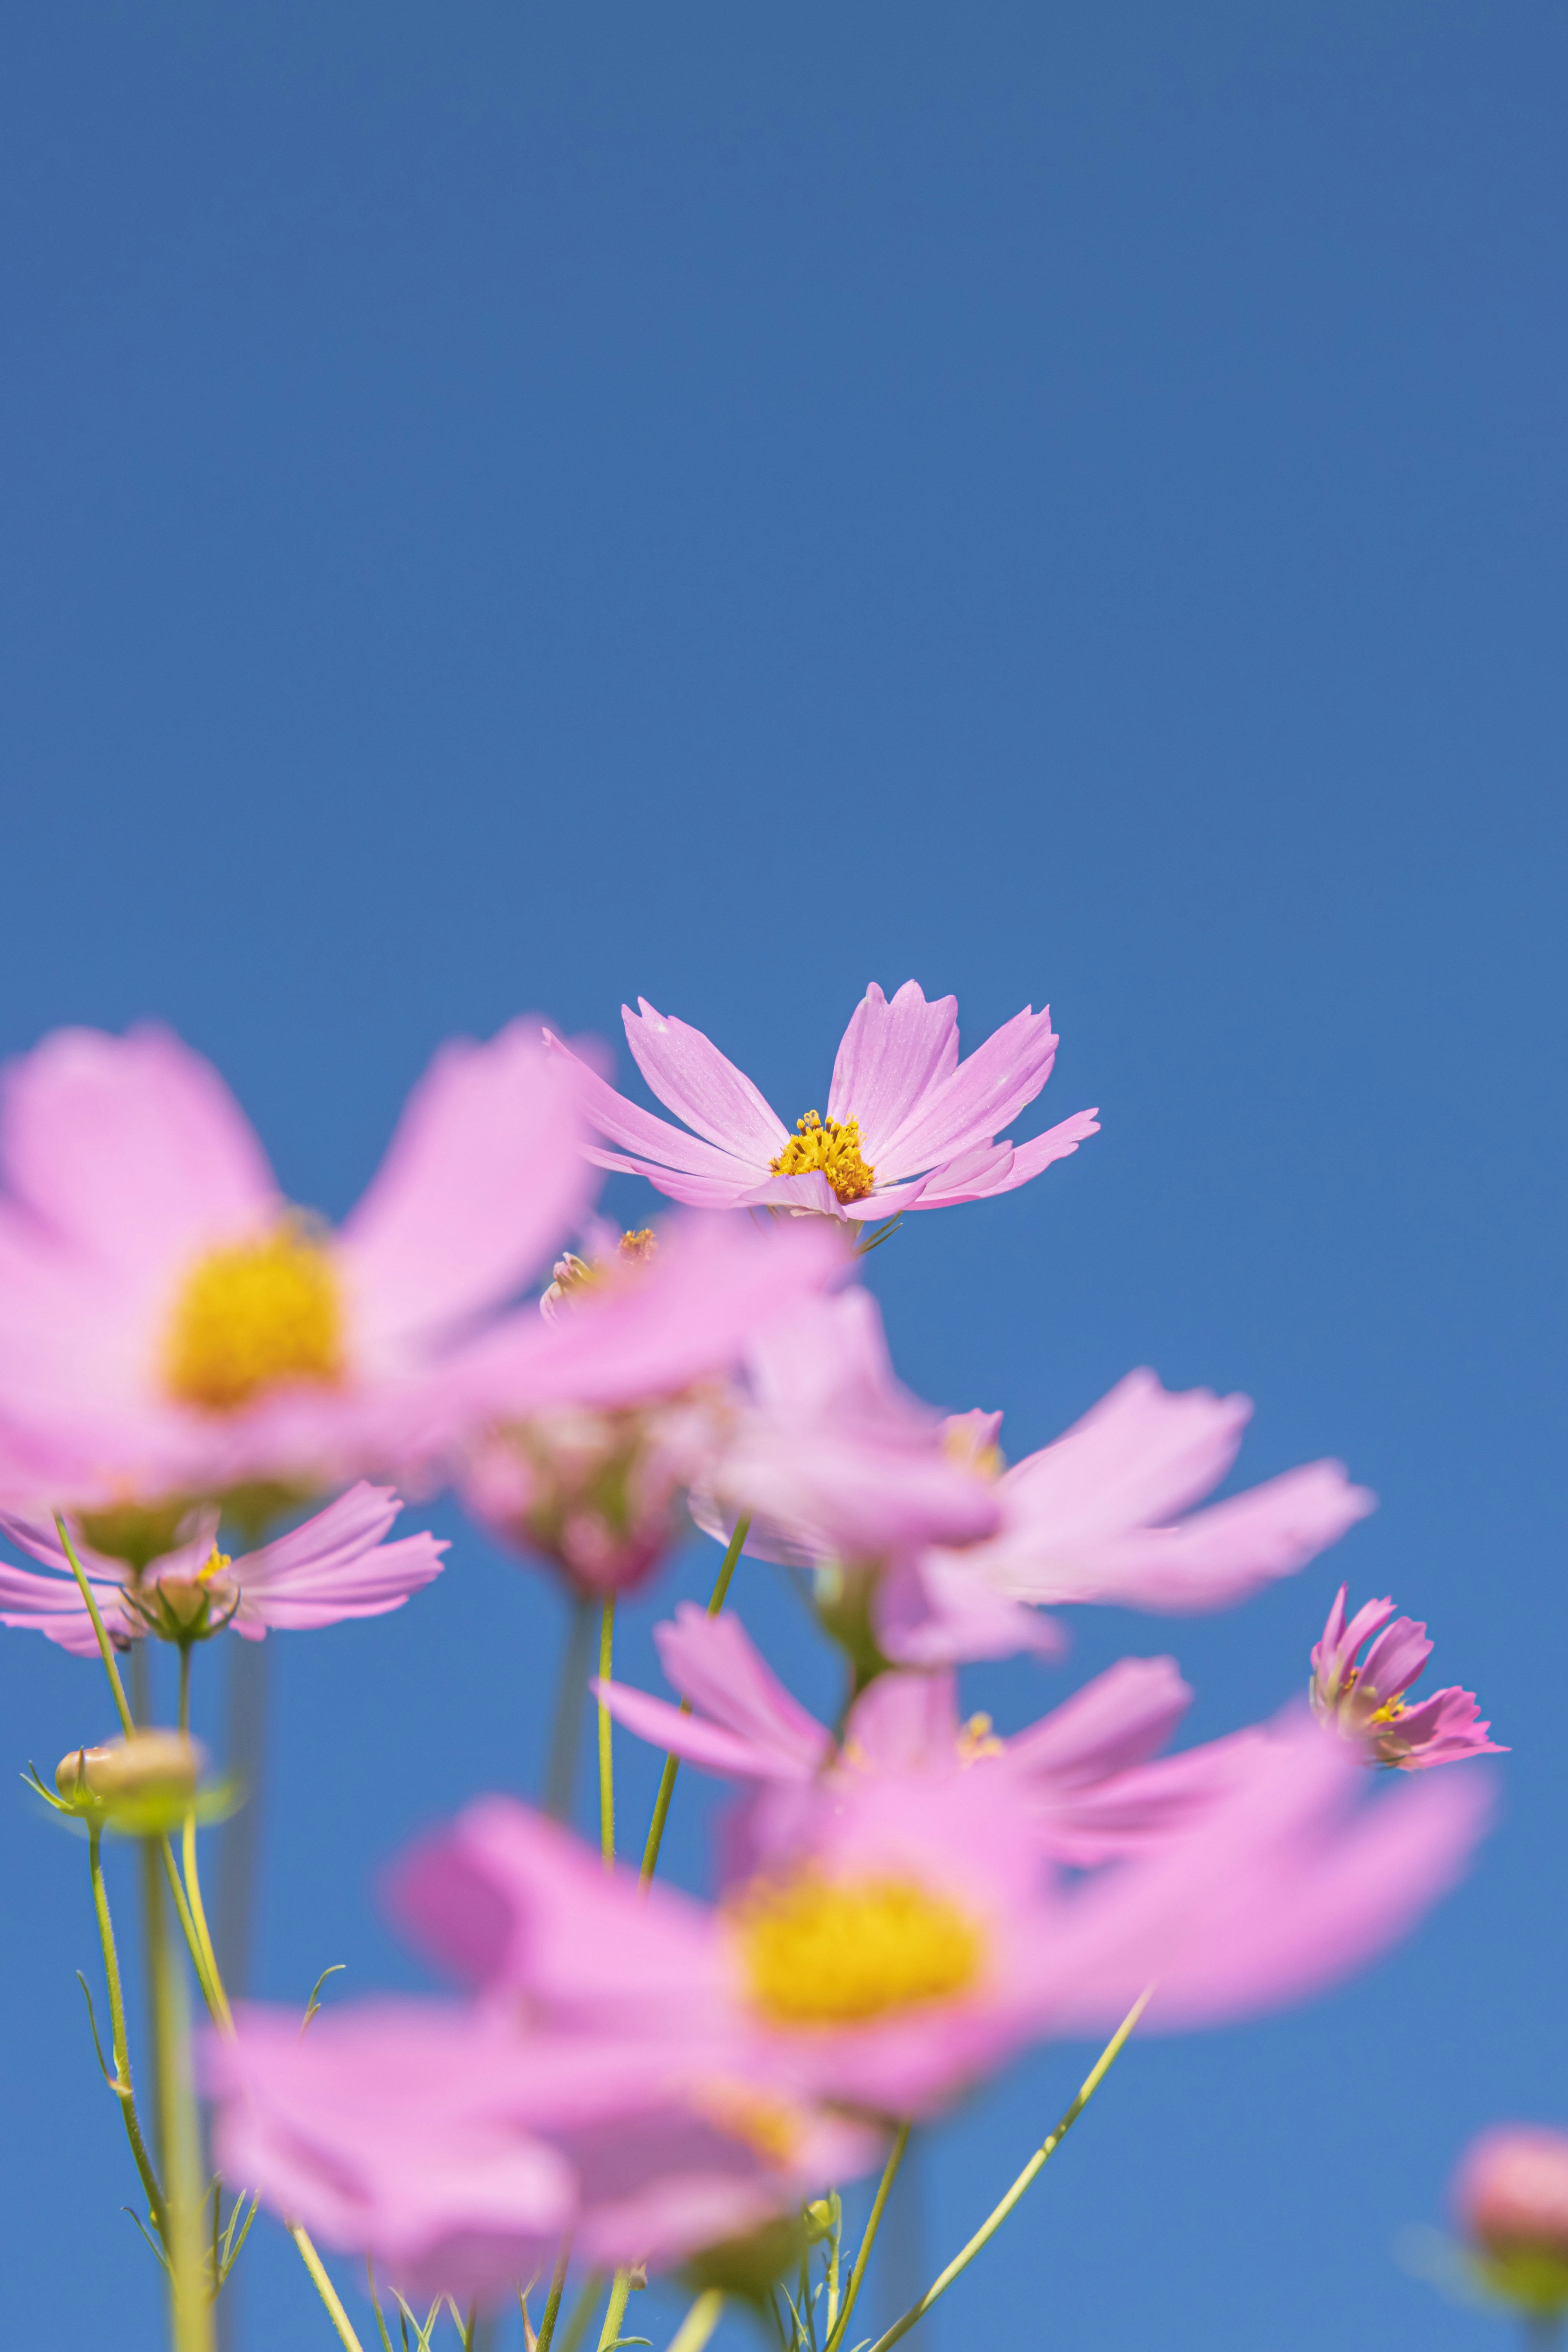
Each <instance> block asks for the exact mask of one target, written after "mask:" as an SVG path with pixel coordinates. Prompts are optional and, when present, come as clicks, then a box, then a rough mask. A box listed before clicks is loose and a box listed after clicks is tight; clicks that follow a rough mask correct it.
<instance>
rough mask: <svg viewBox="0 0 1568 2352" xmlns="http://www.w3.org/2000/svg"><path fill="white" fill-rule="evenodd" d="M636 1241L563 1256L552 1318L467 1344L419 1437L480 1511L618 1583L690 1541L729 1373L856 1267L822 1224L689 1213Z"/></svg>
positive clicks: (597, 1578) (596, 1579) (583, 1586)
mask: <svg viewBox="0 0 1568 2352" xmlns="http://www.w3.org/2000/svg"><path fill="white" fill-rule="evenodd" d="M627 1240H629V1241H630V1243H631V1244H633V1246H631V1247H626V1246H624V1245H621V1244H616V1243H615V1242H614V1241H613V1240H608V1241H606V1240H605V1239H604V1238H603V1237H600V1240H599V1242H598V1244H597V1250H596V1255H595V1257H594V1258H592V1259H583V1258H576V1257H574V1258H572V1259H571V1260H570V1261H569V1262H568V1261H565V1260H563V1262H562V1264H561V1265H558V1266H557V1267H556V1269H555V1272H556V1280H555V1283H554V1284H553V1285H552V1288H553V1289H554V1290H555V1292H556V1294H557V1295H556V1297H555V1298H554V1299H553V1300H552V1301H551V1302H550V1305H551V1312H550V1314H549V1315H548V1316H547V1317H544V1318H542V1317H541V1316H539V1315H536V1314H534V1313H532V1312H531V1310H527V1309H524V1310H522V1311H521V1312H520V1313H518V1314H516V1315H512V1316H509V1317H507V1318H505V1319H504V1320H503V1321H502V1322H501V1323H500V1324H498V1325H497V1326H496V1327H495V1328H494V1329H493V1330H491V1331H490V1332H489V1333H487V1334H485V1335H484V1336H483V1338H481V1339H479V1340H478V1341H477V1342H476V1343H475V1344H474V1345H473V1346H472V1347H471V1348H469V1349H466V1350H465V1351H464V1353H463V1355H462V1357H461V1359H460V1360H458V1362H456V1363H454V1364H453V1365H452V1366H451V1367H450V1369H449V1370H448V1371H447V1374H446V1376H445V1377H444V1378H443V1379H442V1381H440V1382H439V1384H438V1385H433V1388H432V1392H431V1401H430V1402H431V1413H430V1418H429V1421H428V1423H426V1426H425V1427H424V1429H423V1430H422V1432H421V1433H420V1434H419V1436H418V1439H417V1447H416V1450H418V1451H422V1452H424V1453H426V1454H429V1455H431V1456H433V1457H436V1458H438V1459H444V1460H445V1462H446V1464H447V1466H448V1467H449V1468H450V1469H451V1471H452V1474H453V1475H454V1476H455V1478H456V1481H457V1484H458V1491H459V1493H460V1494H461V1496H462V1498H463V1501H464V1503H465V1505H466V1507H468V1510H469V1511H471V1512H472V1513H473V1515H474V1517H476V1518H478V1519H479V1520H480V1521H482V1523H483V1524H484V1525H485V1526H486V1527H488V1528H489V1529H490V1530H491V1532H492V1533H494V1534H495V1535H497V1536H499V1537H500V1538H502V1540H504V1541H507V1542H510V1543H513V1544H516V1545H519V1546H521V1548H522V1549H525V1550H529V1551H531V1552H534V1553H537V1554H539V1555H542V1557H543V1558H545V1559H549V1560H551V1561H552V1562H553V1563H554V1564H555V1565H556V1566H557V1567H559V1568H560V1569H561V1570H563V1573H564V1574H565V1576H566V1577H567V1578H568V1579H569V1580H570V1581H571V1582H572V1583H573V1584H574V1586H575V1587H577V1589H578V1590H579V1591H600V1592H602V1591H624V1590H626V1588H628V1587H629V1586H632V1585H635V1584H637V1583H638V1582H640V1581H641V1580H643V1579H645V1578H646V1577H647V1576H648V1575H649V1574H651V1573H652V1571H653V1570H654V1569H655V1568H657V1567H658V1564H659V1562H660V1561H661V1560H662V1559H664V1558H665V1556H666V1554H667V1553H668V1551H669V1550H670V1549H671V1548H672V1547H673V1546H674V1545H675V1544H676V1543H678V1542H679V1539H680V1538H681V1537H682V1535H684V1534H685V1533H686V1531H687V1527H688V1521H687V1516H686V1503H685V1496H686V1491H687V1489H688V1488H689V1486H691V1485H692V1484H693V1483H694V1482H699V1481H700V1480H702V1479H704V1478H705V1477H706V1475H707V1474H708V1472H709V1469H710V1465H711V1463H712V1460H713V1458H714V1456H715V1454H716V1453H717V1452H718V1451H719V1449H720V1446H721V1443H722V1441H723V1438H724V1436H725V1433H726V1432H727V1430H728V1428H729V1426H730V1423H731V1420H732V1418H733V1414H732V1408H731V1400H730V1395H729V1391H728V1389H727V1387H726V1386H724V1385H723V1384H722V1377H721V1376H722V1375H724V1374H726V1373H727V1372H728V1371H729V1370H730V1369H731V1367H732V1366H733V1365H734V1363H735V1362H736V1360H738V1358H739V1357H740V1356H741V1355H742V1352H743V1351H744V1350H745V1349H746V1348H747V1347H748V1346H749V1345H750V1344H752V1342H753V1341H755V1340H756V1339H757V1337H758V1335H759V1333H762V1332H765V1331H766V1330H767V1329H768V1328H770V1327H771V1326H772V1325H773V1323H774V1322H776V1321H778V1320H779V1319H780V1318H788V1317H789V1316H790V1315H791V1313H792V1312H793V1311H794V1310H795V1309H798V1307H800V1305H801V1302H802V1301H803V1300H808V1299H810V1298H812V1297H815V1296H816V1294H817V1293H818V1292H820V1291H821V1290H822V1289H823V1287H824V1286H826V1284H828V1283H829V1282H833V1281H839V1280H842V1279H843V1276H844V1271H845V1269H844V1261H843V1255H842V1252H841V1251H840V1250H839V1249H838V1248H837V1245H836V1244H835V1242H834V1239H833V1236H832V1235H831V1234H828V1233H827V1232H826V1231H825V1230H824V1229H822V1228H821V1227H816V1228H815V1229H812V1228H807V1227H805V1226H802V1225H798V1224H797V1225H790V1226H770V1227H765V1228H763V1229H762V1230H757V1229H755V1228H753V1227H752V1225H750V1224H749V1223H745V1222H743V1221H742V1220H739V1219H736V1218H733V1217H704V1216H692V1217H686V1218H682V1219H678V1220H676V1221H675V1222H674V1223H672V1225H671V1226H670V1227H669V1228H668V1230H667V1231H666V1232H665V1233H663V1234H660V1235H659V1236H658V1239H657V1245H656V1244H655V1237H654V1236H653V1235H652V1234H647V1233H644V1234H633V1235H630V1236H623V1237H622V1243H623V1244H624V1243H625V1242H626V1241H627ZM546 1296H547V1297H548V1296H549V1294H548V1293H547V1294H546ZM542 1303H543V1302H542Z"/></svg>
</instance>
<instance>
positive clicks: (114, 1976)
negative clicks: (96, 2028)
mask: <svg viewBox="0 0 1568 2352" xmlns="http://www.w3.org/2000/svg"><path fill="white" fill-rule="evenodd" d="M102 1844H103V1832H102V1831H101V1830H100V1829H99V1828H98V1827H96V1826H92V1827H89V1831H88V1847H87V1853H88V1871H89V1876H90V1877H91V1880H92V1907H93V1910H94V1912H95V1913H96V1914H97V1916H98V1936H99V1941H100V1944H101V1945H102V1947H103V1973H104V1976H105V1978H106V1979H108V1983H109V2032H110V2048H111V2049H112V2050H113V2052H114V2095H115V2096H116V2098H117V2099H118V2100H119V2101H120V2112H121V2115H122V2116H124V2118H125V2137H126V2138H127V2139H128V2140H129V2141H130V2142H131V2153H132V2157H133V2158H134V2159H135V2163H136V2169H137V2171H138V2172H139V2173H140V2174H141V2176H142V2189H143V2190H144V2192H145V2194H146V2198H147V2210H148V2211H149V2213H150V2214H151V2215H152V2217H153V2228H154V2229H155V2230H156V2231H157V2232H158V2235H159V2236H160V2238H161V2237H163V2234H164V2220H163V2191H162V2189H160V2188H159V2186H158V2176H157V2174H156V2173H155V2172H154V2171H153V2159H152V2158H151V2157H150V2156H149V2155H148V2153H147V2143H146V2141H145V2140H144V2139H143V2138H142V2124H141V2119H140V2117H139V2116H138V2115H137V2113H136V2095H135V2091H134V2089H133V2087H132V2079H131V2045H130V2042H129V2041H128V2039H127V2037H126V2032H125V1996H124V1993H123V1992H122V1990H121V1983H120V1956H119V1954H118V1952H117V1951H116V1949H115V1945H114V1922H113V1920H112V1919H111V1918H110V1916H109V1892H108V1889H107V1888H106V1887H105V1885H104V1883H103V1855H102V1851H101V1849H102Z"/></svg>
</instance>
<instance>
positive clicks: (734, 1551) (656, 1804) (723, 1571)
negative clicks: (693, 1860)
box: [641, 1511, 752, 1886]
mask: <svg viewBox="0 0 1568 2352" xmlns="http://www.w3.org/2000/svg"><path fill="white" fill-rule="evenodd" d="M751 1528H752V1516H751V1513H750V1512H749V1511H748V1512H747V1514H746V1516H745V1517H744V1518H743V1519H737V1520H736V1522H735V1532H734V1534H733V1535H732V1536H731V1538H730V1541H729V1544H728V1547H727V1548H726V1549H725V1553H724V1557H723V1559H721V1561H720V1563H719V1573H718V1575H717V1576H716V1577H715V1579H714V1580H713V1591H712V1592H711V1594H710V1597H709V1601H708V1614H709V1615H710V1617H717V1616H718V1614H719V1612H720V1611H721V1609H722V1608H723V1606H724V1601H725V1599H726V1596H727V1595H728V1593H729V1591H730V1580H731V1577H732V1576H733V1575H734V1573H735V1563H736V1561H737V1560H738V1559H740V1557H741V1552H742V1548H743V1546H744V1544H745V1540H746V1538H747V1536H748V1535H749V1534H750V1533H751ZM680 1712H681V1714H682V1715H689V1714H690V1712H691V1701H690V1700H689V1698H683V1699H682V1700H681V1702H680ZM679 1769H680V1759H679V1756H667V1757H666V1758H665V1759H664V1769H663V1771H662V1772H661V1773H660V1774H659V1776H658V1796H657V1797H655V1799H654V1801H653V1818H652V1820H651V1821H650V1822H648V1825H647V1844H646V1845H645V1846H644V1847H643V1856H642V1872H641V1877H642V1883H643V1885H645V1886H646V1885H647V1883H648V1881H649V1879H650V1878H651V1877H652V1876H653V1874H654V1872H655V1870H656V1869H657V1868H658V1850H659V1847H660V1846H661V1845H662V1844H663V1843H664V1825H665V1823H666V1822H667V1821H668V1819H669V1801H670V1799H671V1798H672V1797H673V1796H674V1794H675V1776H676V1774H677V1773H678V1772H679Z"/></svg>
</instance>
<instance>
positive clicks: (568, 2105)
mask: <svg viewBox="0 0 1568 2352" xmlns="http://www.w3.org/2000/svg"><path fill="white" fill-rule="evenodd" d="M238 2023H239V2032H238V2036H237V2039H236V2040H235V2041H232V2042H225V2041H220V2040H218V2039H217V2038H216V2037H213V2038H211V2039H210V2040H209V2041H208V2042H207V2044H206V2049H205V2074H206V2077H207V2088H208V2090H209V2092H211V2094H212V2095H214V2097H215V2098H216V2103H217V2104H216V2118H215V2144H216V2154H217V2160H218V2162H219V2164H220V2166H221V2167H222V2168H223V2170H224V2173H225V2174H226V2177H227V2178H228V2179H231V2180H239V2181H246V2182H248V2183H251V2184H253V2185H254V2186H255V2187H256V2189H257V2190H258V2193H259V2194H260V2196H261V2197H262V2199H263V2200H264V2201H265V2202H266V2203H268V2205H270V2206H271V2207H272V2208H273V2209H274V2210H276V2211H279V2212H281V2213H285V2214H288V2215H289V2216H290V2217H291V2218H293V2219H296V2220H300V2221H303V2222H304V2223H305V2225H306V2227H307V2228H308V2229H309V2230H310V2231H311V2232H312V2234H314V2235H316V2236H319V2237H320V2238H321V2240H322V2241H323V2242H325V2243H327V2244H328V2245H330V2246H333V2247H335V2248H338V2249H340V2250H341V2251H342V2252H352V2253H359V2254H368V2255H370V2256H371V2257H372V2258H373V2259H374V2261H375V2263H377V2265H378V2267H379V2268H380V2269H381V2270H382V2271H383V2274H384V2275H385V2276H387V2277H389V2278H390V2279H391V2281H392V2282H393V2283H394V2284H396V2285H398V2286H400V2287H402V2288H403V2290H404V2291H405V2293H406V2294H411V2295H416V2296H418V2297H420V2298H425V2297H430V2296H434V2295H436V2294H451V2295H453V2296H454V2297H455V2298H456V2299H457V2300H458V2303H459V2304H467V2303H468V2302H469V2301H471V2300H472V2299H473V2298H475V2297H476V2296H477V2297H479V2299H481V2300H483V2301H487V2302H488V2301H489V2300H491V2299H493V2298H495V2297H496V2296H498V2295H500V2294H507V2293H510V2290H511V2289H512V2288H513V2287H514V2286H516V2285H517V2284H520V2283H521V2282H524V2281H526V2280H527V2279H528V2278H529V2276H530V2275H531V2273H536V2272H537V2271H539V2270H540V2269H542V2268H548V2267H549V2264H550V2263H551V2262H552V2259H553V2257H554V2253H555V2250H556V2244H557V2242H558V2241H559V2239H560V2238H561V2236H562V2235H563V2232H565V2231H571V2232H572V2234H573V2240H574V2248H575V2251H576V2252H577V2254H578V2256H579V2257H580V2258H581V2259H582V2260H583V2261H584V2262H586V2263H590V2264H593V2265H595V2266H598V2267H603V2268H605V2269H608V2268H610V2267H612V2266H613V2265H615V2264H617V2263H639V2262H647V2263H650V2264H651V2265H653V2266H656V2267H658V2268H664V2267H667V2266H668V2265H670V2264H672V2263H679V2262H681V2261H684V2260H686V2259H687V2258H689V2256H691V2255H693V2254H696V2253H698V2252H700V2251H701V2250H702V2249H704V2248H706V2247H710V2246H712V2245H715V2244H717V2243H721V2242H724V2241H727V2240H731V2239H735V2238H739V2237H742V2236H744V2235H746V2234H748V2233H749V2232H750V2231H753V2230H756V2229H757V2228H759V2227H760V2226H761V2225H763V2223H765V2222H767V2221H772V2220H773V2219H774V2218H775V2217H776V2216H778V2215H779V2214H781V2213H783V2212H784V2211H787V2210H792V2209H794V2208H796V2207H798V2205H799V2203H800V2201H801V2200H802V2198H803V2197H805V2196H809V2195H810V2194H812V2193H813V2192H814V2191H815V2190H816V2189H819V2188H820V2187H822V2186H823V2185H825V2184H826V2182H827V2181H829V2180H832V2179H850V2178H852V2177H853V2176H854V2175H856V2174H858V2173H860V2172H863V2171H866V2170H868V2168H870V2167H871V2166H872V2165H873V2164H875V2163H876V2162H877V2161H878V2160H879V2154H880V2145H879V2137H878V2136H877V2134H875V2133H874V2132H872V2131H870V2130H868V2128H866V2127H865V2126H861V2125H857V2124H854V2123H850V2122H847V2121H843V2120H840V2119H838V2118H836V2117H833V2116H826V2115H824V2114H823V2113H822V2112H821V2111H820V2110H819V2109H816V2108H813V2107H811V2106H809V2105H803V2104H802V2103H801V2102H799V2101H795V2100H790V2099H788V2098H786V2097H785V2096H784V2095H783V2094H782V2093H781V2092H780V2090H779V2088H778V2087H777V2085H776V2084H772V2083H771V2082H769V2081H767V2080H766V2079H765V2078H764V2079H762V2080H757V2079H749V2078H748V2077H747V2076H746V2075H744V2074H742V2073H740V2072H738V2071H737V2070H736V2069H735V2067H733V2066H731V2067H730V2068H729V2069H728V2070H727V2071H724V2070H713V2069H704V2068H703V2067H702V2066H701V2065H700V2064H698V2065H697V2066H695V2067H694V2066H693V2065H692V2064H691V2063H690V2062H689V2056H688V2054H687V2053H685V2052H684V2051H682V2052H679V2053H673V2054H670V2053H660V2052H658V2051H657V2050H656V2049H655V2048H654V2047H653V2045H652V2044H651V2043H648V2042H646V2041H645V2042H640V2043H627V2042H616V2041H609V2040H604V2039H599V2038H594V2037H584V2036H574V2035H562V2034H555V2033H551V2032H541V2031H531V2030H529V2028H528V2027H527V2026H526V2025H525V2024H524V2022H523V2021H522V2020H521V2018H520V2017H519V2015H518V2014H517V2012H516V2011H508V2010H504V2009H502V2008H500V2007H496V2006H490V2007H486V2006H482V2005H479V2006H471V2007H462V2006H458V2004H455V2003H438V2002H436V2001H412V2000H400V2001H376V2002H370V2003H365V2004H363V2005H360V2006H358V2007H357V2008H343V2009H339V2010H331V2011H327V2012H326V2013H324V2014H323V2015H322V2016H321V2017H320V2018H318V2019H317V2020H316V2021H315V2022H314V2023H313V2024H312V2026H311V2028H310V2032H309V2034H307V2035H305V2036H304V2037H303V2038H301V2036H300V2024H299V2019H298V2017H297V2016H296V2015H295V2014H293V2013H292V2012H289V2011H276V2010H266V2009H259V2008H256V2007H254V2006H247V2007H246V2008H244V2009H242V2010H241V2011H240V2013H239V2020H238Z"/></svg>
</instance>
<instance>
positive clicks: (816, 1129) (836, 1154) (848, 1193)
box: [768, 1110, 877, 1205]
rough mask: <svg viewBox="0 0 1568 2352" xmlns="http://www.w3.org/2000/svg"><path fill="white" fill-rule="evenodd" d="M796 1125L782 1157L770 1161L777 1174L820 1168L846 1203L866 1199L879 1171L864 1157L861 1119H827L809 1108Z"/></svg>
mask: <svg viewBox="0 0 1568 2352" xmlns="http://www.w3.org/2000/svg"><path fill="white" fill-rule="evenodd" d="M768 1166H769V1168H770V1169H771V1170H772V1171H773V1174H774V1175H775V1176H809V1175H810V1174H811V1172H812V1171H813V1170H814V1169H820V1170H821V1171H822V1173H823V1175H825V1176H826V1179H827V1181H828V1182H829V1184H830V1185H831V1186H832V1188H833V1191H834V1193H835V1195H836V1197H837V1199H838V1200H840V1201H842V1202H845V1203H846V1205H847V1203H848V1202H851V1201H863V1200H864V1199H865V1197H866V1195H867V1193H868V1192H869V1191H870V1190H871V1187H872V1185H873V1183H874V1182H875V1181H876V1175H877V1171H876V1170H875V1169H874V1168H870V1167H868V1165H867V1163H866V1161H865V1160H863V1159H862V1158H861V1157H860V1122H859V1120H858V1118H847V1119H845V1120H843V1121H842V1123H841V1122H840V1121H839V1120H837V1119H836V1118H830V1119H827V1120H826V1121H825V1120H823V1119H820V1118H818V1117H817V1115H816V1111H814V1110H808V1111H807V1112H806V1114H805V1118H797V1119H796V1121H795V1134H794V1135H792V1136H791V1137H790V1139H789V1141H788V1142H787V1143H786V1144H785V1145H784V1150H782V1151H781V1152H780V1153H779V1156H778V1158H777V1159H776V1160H769V1162H768Z"/></svg>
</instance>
